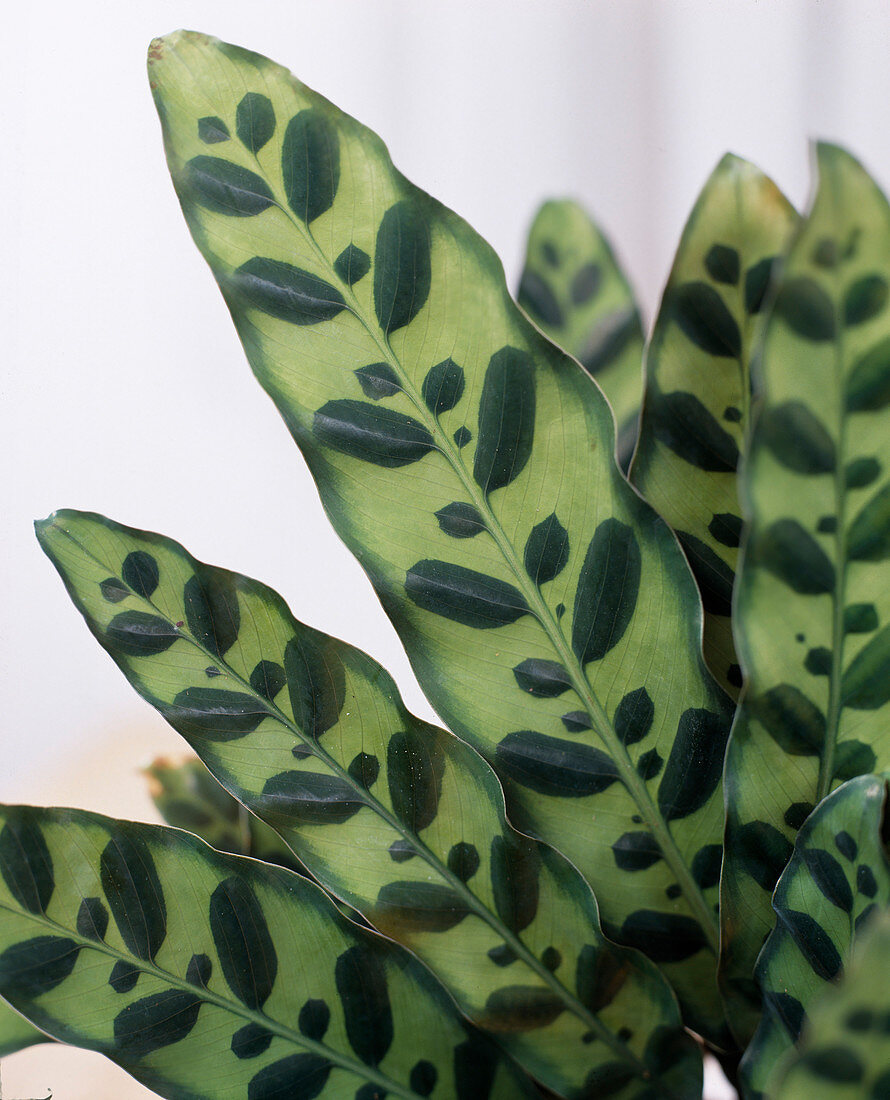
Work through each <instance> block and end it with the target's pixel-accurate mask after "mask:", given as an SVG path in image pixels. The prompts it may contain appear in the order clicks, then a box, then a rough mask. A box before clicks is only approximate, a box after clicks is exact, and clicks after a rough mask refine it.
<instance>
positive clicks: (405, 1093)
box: [0, 849, 423, 1100]
mask: <svg viewBox="0 0 890 1100" xmlns="http://www.w3.org/2000/svg"><path fill="white" fill-rule="evenodd" d="M211 850H212V849H211ZM0 909H2V910H5V911H6V912H7V913H13V914H15V915H16V916H19V917H24V918H25V919H26V920H30V921H32V922H33V923H34V924H37V925H38V926H40V927H43V928H48V929H51V930H54V931H55V932H58V933H61V934H62V935H63V937H64V938H65V939H69V940H73V941H74V942H75V943H77V945H78V947H79V948H88V949H91V950H94V951H98V952H100V954H103V955H107V956H108V957H109V958H112V959H116V960H117V961H118V962H125V963H129V964H130V965H131V966H135V967H136V968H137V969H139V970H141V971H143V972H144V973H146V974H151V975H153V976H154V977H156V978H159V979H160V980H161V981H163V982H165V983H166V984H167V985H169V986H172V987H174V988H176V989H181V990H183V991H184V992H187V993H192V994H194V995H195V996H196V997H197V998H198V999H199V1000H200V1001H203V1002H208V1003H210V1004H214V1005H216V1007H217V1008H222V1009H223V1010H224V1011H226V1012H229V1013H231V1014H232V1015H233V1016H241V1017H242V1018H243V1019H245V1020H248V1021H250V1022H251V1023H255V1024H257V1025H258V1026H259V1027H262V1028H263V1029H265V1030H266V1031H271V1032H272V1033H273V1034H275V1035H277V1036H278V1037H279V1038H281V1039H285V1040H287V1041H288V1042H290V1043H293V1044H294V1045H295V1046H300V1047H303V1048H305V1049H306V1050H308V1051H311V1052H312V1053H313V1054H317V1055H319V1056H320V1057H322V1058H325V1059H326V1060H327V1061H329V1062H332V1063H333V1064H334V1065H335V1066H336V1067H337V1068H338V1069H344V1070H349V1071H350V1072H352V1073H355V1074H357V1075H358V1076H359V1077H365V1078H367V1079H368V1080H369V1081H374V1083H375V1084H378V1085H380V1086H381V1087H382V1088H385V1089H387V1090H388V1091H390V1092H393V1093H395V1094H396V1095H398V1096H401V1097H402V1098H403V1100H423V1097H421V1096H418V1094H417V1093H415V1092H412V1091H411V1090H410V1089H407V1088H405V1086H404V1085H401V1084H399V1082H398V1081H393V1080H391V1079H390V1078H389V1077H387V1076H386V1075H385V1074H382V1073H380V1072H379V1071H378V1070H375V1069H373V1068H372V1067H371V1066H369V1065H367V1064H366V1063H365V1062H359V1061H356V1060H355V1059H353V1058H350V1057H349V1056H348V1055H345V1054H342V1053H341V1052H340V1051H336V1050H334V1049H333V1048H332V1047H328V1046H325V1045H324V1043H319V1042H316V1041H315V1040H314V1039H309V1038H307V1037H306V1036H305V1035H303V1034H302V1033H301V1032H299V1031H292V1030H291V1029H290V1028H289V1027H286V1026H285V1025H284V1024H280V1023H278V1022H277V1021H275V1020H273V1019H272V1017H271V1016H266V1015H265V1014H264V1013H262V1012H256V1011H254V1010H253V1009H250V1008H248V1007H247V1006H246V1005H245V1004H243V1002H241V1001H237V1000H229V999H228V998H226V997H224V996H222V994H219V993H213V992H211V990H210V989H208V988H207V987H206V986H198V985H193V984H192V983H191V982H189V981H187V980H186V979H185V978H179V977H177V976H176V975H175V974H170V973H169V972H168V971H166V970H163V969H162V968H161V967H159V966H158V965H157V964H156V963H154V962H149V961H148V960H146V959H143V958H140V957H139V956H137V955H130V954H128V953H126V952H123V951H119V950H117V949H116V948H114V947H111V946H110V945H109V944H107V943H106V942H105V941H104V940H94V939H90V937H89V936H83V935H81V934H80V933H79V932H78V931H77V930H76V929H69V928H66V927H65V925H63V924H59V923H58V921H54V920H51V919H50V918H49V917H48V916H47V915H46V914H45V913H43V914H39V915H38V914H37V913H31V912H30V911H26V910H23V909H17V908H14V907H13V906H11V905H8V904H6V903H4V902H2V901H0ZM59 984H62V983H59ZM134 1003H135V1002H134V1001H128V1002H127V1005H124V1006H123V1007H124V1008H126V1007H127V1006H128V1005H129V1004H134ZM189 1034H191V1033H189ZM188 1038H189V1036H184V1039H188ZM179 1041H180V1042H181V1041H183V1040H179ZM171 1045H172V1044H171ZM135 1061H139V1059H135ZM270 1064H272V1063H270Z"/></svg>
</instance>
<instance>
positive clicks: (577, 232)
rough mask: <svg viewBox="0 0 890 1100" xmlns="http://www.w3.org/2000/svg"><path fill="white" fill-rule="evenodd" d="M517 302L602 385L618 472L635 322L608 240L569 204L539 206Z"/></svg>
mask: <svg viewBox="0 0 890 1100" xmlns="http://www.w3.org/2000/svg"><path fill="white" fill-rule="evenodd" d="M517 300H518V302H519V304H520V305H521V306H522V308H523V309H524V310H525V312H526V313H527V314H528V316H529V317H531V319H532V320H533V321H534V322H535V324H536V325H538V327H539V328H540V329H541V331H542V332H544V333H545V334H546V335H547V336H549V337H550V339H551V340H552V341H553V342H554V343H555V344H558V345H559V347H561V348H563V349H564V350H565V351H567V352H568V353H569V354H570V355H573V356H574V357H575V358H576V359H577V360H578V362H579V363H580V364H581V366H582V367H584V369H585V370H586V371H587V373H588V374H589V375H590V376H591V377H592V378H595V379H596V381H597V383H598V384H599V385H600V387H601V388H602V390H603V392H604V393H605V395H606V397H607V398H608V399H609V404H610V405H611V406H612V410H613V412H614V413H615V423H616V427H617V435H616V453H617V458H618V464H619V465H620V466H621V468H622V469H623V470H626V469H627V467H628V465H629V463H630V457H631V455H632V454H633V449H634V445H635V444H636V440H637V427H638V423H639V417H640V402H641V400H642V396H643V326H642V321H641V319H640V312H639V309H638V307H637V303H636V300H635V298H634V294H633V291H632V290H631V288H630V286H629V284H628V282H627V278H626V277H625V275H624V272H623V271H622V270H621V268H620V267H619V266H618V263H617V262H616V260H615V256H614V254H613V252H612V249H611V247H610V245H609V242H608V241H607V240H606V239H605V237H604V236H603V235H602V233H601V232H600V230H599V228H598V227H597V226H596V225H595V224H594V222H593V221H592V220H591V219H590V217H589V216H588V215H587V213H586V212H585V211H584V210H583V209H582V208H581V207H580V206H579V205H578V204H577V203H575V202H571V201H569V200H551V201H550V202H546V203H544V205H543V206H542V207H541V209H540V210H539V211H538V213H537V215H536V216H535V220H534V222H533V223H532V227H531V230H530V231H529V237H528V246H527V251H526V257H525V267H524V268H523V272H522V277H521V278H520V281H519V292H518V295H517Z"/></svg>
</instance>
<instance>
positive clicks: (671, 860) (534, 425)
mask: <svg viewBox="0 0 890 1100" xmlns="http://www.w3.org/2000/svg"><path fill="white" fill-rule="evenodd" d="M149 68H150V80H151V84H152V87H153V89H154V94H155V98H156V101H157V104H158V108H159V112H160V115H161V119H162V123H163V128H164V137H165V142H166V148H167V157H168V162H169V165H170V169H171V172H172V176H173V179H174V182H175V185H176V187H177V191H178V193H179V197H180V200H181V202H182V205H183V209H184V211H185V215H186V218H187V220H188V223H189V226H190V228H191V230H192V233H193V235H194V237H195V240H196V242H197V243H198V245H199V246H200V248H201V249H202V251H203V252H204V254H205V256H206V258H207V259H208V261H209V262H210V265H211V267H212V269H213V271H214V274H215V276H216V278H217V280H218V281H219V283H220V286H221V288H222V291H223V293H224V295H225V297H226V301H227V302H228V304H229V307H230V309H231V311H232V314H233V317H234V319H235V323H236V325H237V328H238V331H239V334H240V335H241V338H242V341H243V342H244V345H245V348H246V350H247V353H248V356H249V358H250V361H251V364H252V366H253V369H254V371H255V373H256V374H257V376H258V377H259V379H260V381H261V382H262V383H263V385H264V386H265V387H266V389H267V390H268V391H269V392H270V394H271V395H272V396H273V397H274V399H275V401H276V403H277V404H278V407H279V409H280V410H281V412H282V415H283V416H284V418H285V420H286V421H287V424H288V426H289V428H290V430H291V432H292V433H293V435H294V437H295V439H296V440H297V442H298V443H299V445H300V447H301V448H302V449H303V452H304V454H305V456H306V458H307V460H308V462H309V464H310V467H311V469H312V472H313V474H314V476H315V478H316V481H317V482H318V485H319V488H320V491H321V495H322V499H323V501H324V504H325V507H326V509H327V511H328V514H329V516H330V517H331V519H332V521H333V523H334V525H335V527H336V528H337V530H338V532H339V533H340V535H341V536H342V537H343V539H344V540H345V541H346V543H347V544H348V545H349V546H350V547H351V548H352V550H353V551H354V552H355V553H356V554H357V555H358V556H359V558H360V560H361V563H362V565H363V567H364V568H365V570H366V571H367V573H368V575H369V576H370V578H371V580H372V581H373V583H374V585H375V587H376V589H377V591H378V593H379V595H380V598H381V600H382V602H383V604H384V606H385V608H386V610H387V611H388V613H389V614H390V616H391V617H392V619H393V621H394V623H395V624H396V627H397V629H398V630H399V631H400V633H401V635H402V637H403V639H404V640H405V643H406V646H407V648H408V651H409V655H410V657H411V660H412V663H413V666H414V668H415V670H416V672H417V675H418V678H419V679H420V682H421V684H422V686H423V687H424V689H425V691H426V692H427V694H428V696H429V697H430V699H431V701H432V703H433V704H434V705H435V706H436V707H437V709H438V710H439V712H440V713H441V714H442V716H443V717H444V719H445V720H446V721H447V723H448V724H449V726H451V728H452V729H453V730H454V731H455V732H456V733H458V734H459V735H460V736H462V737H464V738H466V739H467V740H469V741H470V742H471V743H473V744H474V745H476V746H477V747H478V748H479V749H480V750H481V751H482V752H483V753H484V754H485V755H486V756H487V757H488V759H489V760H491V761H493V762H494V763H495V765H496V767H497V769H498V770H499V773H500V775H501V776H502V777H503V778H504V779H505V780H506V781H508V782H509V794H510V799H511V808H512V812H513V813H515V815H516V818H517V820H518V821H519V823H520V825H521V827H523V828H524V829H526V830H528V831H531V832H533V833H535V834H536V835H537V836H539V837H540V838H542V839H544V840H547V841H549V842H552V843H553V844H554V845H556V846H558V847H559V848H560V850H562V851H563V852H564V853H565V854H566V855H567V856H568V857H569V858H570V859H571V860H572V861H573V862H574V863H575V864H576V866H578V867H579V868H580V869H581V871H582V872H583V873H584V874H585V875H586V876H587V877H588V878H589V880H590V881H591V883H592V885H593V886H594V888H595V890H596V891H597V895H598V897H599V898H600V904H601V910H602V913H603V916H604V918H605V920H606V922H607V926H608V928H609V929H610V931H611V933H612V935H613V936H614V937H616V938H618V939H619V940H620V941H622V942H624V943H627V944H630V945H637V946H640V947H642V948H643V949H644V950H646V951H647V952H648V953H649V954H650V956H651V957H652V958H654V959H655V960H656V961H658V962H661V963H663V964H664V966H665V969H666V971H667V972H668V973H669V975H670V978H671V980H672V982H673V983H674V986H675V988H676V989H678V990H679V993H680V997H681V1000H682V1002H683V1003H684V1006H685V1009H686V1012H687V1016H688V1019H689V1020H690V1022H692V1023H693V1024H694V1026H695V1028H696V1030H698V1031H699V1032H700V1033H704V1034H708V1035H710V1036H712V1037H713V1036H718V1037H722V1036H723V1029H722V1021H721V1011H720V1008H719V1004H718V1002H717V1000H716V983H715V980H714V969H715V968H714V953H715V951H716V949H717V940H718V936H717V928H716V921H715V916H714V903H715V895H716V880H717V875H718V869H719V861H720V834H721V830H722V816H723V812H722V799H721V795H720V791H719V785H720V774H721V768H722V760H723V753H724V747H725V741H726V738H727V730H728V722H729V712H728V707H727V703H726V701H725V699H724V698H723V696H722V693H721V692H720V691H719V689H718V688H717V687H716V686H715V685H714V684H713V683H712V681H711V680H710V678H709V677H708V675H707V673H706V671H705V669H704V668H703V665H702V661H701V658H700V654H699V636H700V629H701V624H700V609H699V606H698V597H697V593H696V592H695V589H694V585H693V584H692V580H691V577H690V576H689V573H688V570H687V567H686V564H685V562H684V561H683V558H682V555H681V554H680V552H679V549H678V547H677V545H676V543H675V541H674V539H673V536H672V535H671V534H670V532H669V531H668V529H667V528H666V527H665V526H664V525H663V524H661V523H660V522H659V521H657V520H656V518H655V516H654V514H653V513H652V511H651V510H650V509H649V508H648V506H646V505H644V504H643V503H642V502H641V501H640V500H639V498H638V496H637V495H636V494H635V493H634V492H633V491H632V490H631V489H630V488H629V487H628V485H627V483H626V481H625V480H624V479H623V478H622V476H621V474H620V473H619V471H618V469H617V466H616V465H615V463H614V460H613V457H612V454H613V440H614V429H613V420H612V415H611V412H610V410H609V408H608V406H607V404H606V402H605V401H604V400H603V398H602V395H601V394H600V393H599V391H598V390H597V389H596V387H594V386H591V385H590V384H589V381H588V379H587V378H586V376H585V375H584V374H583V372H582V371H581V370H580V368H579V367H578V365H577V364H576V363H575V362H574V361H573V360H571V359H569V358H568V357H567V356H565V355H564V354H563V353H561V352H560V351H558V350H557V349H556V348H555V347H554V346H553V345H552V344H550V342H549V341H546V340H544V339H543V337H542V336H541V335H540V334H539V333H538V331H537V330H536V329H535V328H534V327H533V326H532V325H530V324H529V322H528V321H527V320H526V319H525V317H524V316H523V315H522V314H521V312H520V311H519V310H518V309H517V308H516V307H515V305H514V304H513V302H512V300H511V299H510V296H509V293H508V291H507V288H506V285H505V283H504V278H503V271H502V268H501V266H500V264H499V262H498V261H497V259H496V257H495V256H494V254H493V253H492V252H491V250H490V248H489V247H488V246H487V245H486V244H485V243H484V242H483V241H482V240H481V239H480V238H479V237H478V236H477V235H476V234H475V233H474V232H473V231H472V230H471V229H470V228H469V227H468V226H467V225H466V224H465V223H464V222H463V221H461V220H460V219H459V218H458V217H456V216H455V215H454V214H451V213H450V212H449V211H447V210H445V209H443V208H442V207H441V206H439V205H438V204H437V203H435V202H434V201H433V200H431V199H430V198H429V197H428V196H427V195H425V194H424V193H423V192H420V191H419V190H417V189H416V188H414V187H412V186H411V185H410V184H409V183H408V182H407V181H406V180H405V179H404V178H403V177H402V176H401V175H399V174H398V173H397V172H396V171H395V169H394V168H393V166H392V163H391V161H390V159H389V157H388V155H387V153H386V150H385V148H384V147H383V145H382V143H381V142H380V141H379V139H378V138H376V137H375V136H374V135H373V134H371V133H370V132H369V131H368V130H366V129H365V128H364V127H362V126H360V125H359V124H358V123H357V122H355V121H354V120H353V119H350V118H349V117H347V116H346V115H344V114H342V113H341V112H339V111H338V110H337V109H336V108H334V107H333V106H332V105H331V104H330V103H328V102H327V101H326V100H324V99H322V98H321V97H320V96H318V95H316V94H315V93H314V92H312V91H310V90H309V89H308V88H306V87H305V86H304V85H302V84H301V83H299V81H297V80H296V79H295V78H294V77H292V76H291V75H290V74H289V73H287V72H286V71H285V70H284V69H282V68H280V67H279V66H277V65H275V64H273V63H272V62H270V61H267V60H265V59H262V58H259V57H258V56H257V55H256V54H252V53H248V52H246V51H242V50H238V49H236V48H235V47H231V46H226V45H223V44H221V43H219V42H217V41H215V40H213V39H209V38H207V37H205V36H202V35H197V34H191V33H179V34H177V35H173V36H171V37H168V38H164V39H159V40H157V41H156V42H155V43H154V44H153V46H152V51H151V55H150V64H149ZM255 95H263V96H265V97H267V99H268V103H269V111H270V112H271V115H274V118H275V120H276V122H275V129H274V132H273V133H272V136H271V137H270V139H269V140H268V142H267V143H266V144H265V145H263V147H262V148H261V149H260V150H259V151H258V152H255V151H254V150H253V148H252V146H251V145H250V143H249V142H248V143H245V142H244V141H241V140H239V139H236V138H233V139H232V140H231V142H230V144H226V145H225V146H224V147H223V146H222V145H215V146H214V147H213V150H212V155H211V153H210V152H208V149H207V146H206V145H205V144H204V143H203V141H202V137H201V132H200V127H199V120H200V118H202V117H204V116H206V115H213V116H214V117H218V118H221V119H222V120H223V121H224V122H225V124H226V126H227V127H228V128H229V130H230V131H231V132H234V129H233V127H234V125H235V121H234V120H235V118H236V115H237V110H238V104H239V103H240V102H241V101H242V100H243V98H244V97H245V96H255ZM603 822H608V823H609V824H608V827H607V828H603V824H602V823H603Z"/></svg>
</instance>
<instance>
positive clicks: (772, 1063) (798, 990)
mask: <svg viewBox="0 0 890 1100" xmlns="http://www.w3.org/2000/svg"><path fill="white" fill-rule="evenodd" d="M886 800H887V783H886V780H885V778H884V777H882V776H877V775H862V776H859V777H858V778H857V779H851V780H850V781H849V782H847V783H845V784H844V785H843V786H842V787H840V788H839V789H838V790H837V791H835V792H834V793H833V794H832V795H830V796H829V797H828V798H827V799H826V800H825V801H824V802H823V803H822V804H821V805H820V806H818V807H817V809H816V810H815V811H814V812H813V814H812V815H811V816H810V817H809V818H808V819H807V821H806V823H805V824H804V826H803V828H802V829H801V830H800V833H799V835H798V838H797V843H796V845H795V848H794V854H793V855H792V857H791V859H790V861H789V863H788V866H787V867H786V868H785V870H784V872H783V873H782V876H781V878H780V879H779V882H778V885H777V886H776V892H775V895H774V898H773V906H774V908H775V912H776V916H777V918H778V919H777V924H776V927H775V929H774V930H773V931H772V933H771V934H770V936H769V939H768V940H767V942H766V946H765V947H764V949H763V951H762V952H761V955H760V958H759V959H758V962H757V978H758V981H759V983H760V986H761V988H762V990H763V1005H764V1008H763V1016H762V1018H761V1020H760V1025H759V1027H758V1029H757V1032H756V1034H755V1036H754V1039H753V1041H752V1043H751V1045H750V1046H749V1047H748V1050H747V1051H746V1053H745V1057H744V1058H743V1059H742V1067H741V1068H742V1072H741V1076H742V1082H743V1086H744V1090H745V1095H746V1096H747V1097H749V1098H751V1100H756V1098H758V1097H761V1096H763V1095H764V1090H765V1087H766V1084H767V1082H768V1080H769V1077H770V1074H771V1072H772V1071H773V1069H774V1068H775V1067H776V1066H777V1064H778V1063H779V1060H780V1059H781V1058H782V1057H783V1056H784V1055H785V1054H786V1052H787V1051H789V1050H790V1049H791V1047H792V1046H793V1044H794V1043H796V1042H797V1041H798V1040H799V1039H800V1037H801V1035H802V1034H805V1033H806V1024H807V1016H808V1013H809V1012H810V1008H811V1006H813V1005H814V1004H818V1001H819V998H820V996H821V995H822V994H823V992H824V991H825V990H826V989H828V988H829V983H831V982H833V981H835V980H836V979H837V978H838V977H839V976H840V975H841V974H843V972H844V968H845V967H846V965H847V962H848V961H849V959H850V957H851V954H852V952H853V949H854V947H855V944H856V940H857V938H858V936H859V933H860V931H861V930H862V929H863V927H865V925H866V924H867V923H868V922H869V921H870V919H871V917H872V915H873V914H874V913H875V912H876V911H877V910H885V911H886V909H887V907H888V906H890V861H888V853H887V848H886V843H885V841H884V838H883V836H882V829H883V824H884V815H885V812H886ZM883 977H884V989H885V991H886V973H885V974H884V975H883ZM885 1003H887V1002H885ZM771 1095H772V1094H771ZM859 1095H862V1094H861V1093H860V1094H859Z"/></svg>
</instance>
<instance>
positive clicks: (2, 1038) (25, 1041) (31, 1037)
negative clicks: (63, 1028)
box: [0, 1001, 51, 1058]
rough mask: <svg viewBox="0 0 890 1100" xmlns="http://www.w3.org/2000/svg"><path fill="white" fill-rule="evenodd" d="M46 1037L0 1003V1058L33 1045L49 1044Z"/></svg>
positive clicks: (4, 1004)
mask: <svg viewBox="0 0 890 1100" xmlns="http://www.w3.org/2000/svg"><path fill="white" fill-rule="evenodd" d="M50 1041H51V1040H50V1038H49V1036H48V1035H44V1034H43V1032H42V1031H38V1030H37V1028H36V1027H34V1025H33V1024H30V1023H28V1021H27V1020H26V1019H25V1018H24V1017H23V1016H20V1015H19V1014H18V1013H17V1012H15V1011H14V1010H13V1009H11V1008H10V1007H9V1005H7V1004H6V1003H5V1002H3V1001H0V1058H6V1057H7V1055H9V1054H15V1052H16V1051H18V1050H24V1049H25V1048H26V1047H32V1046H34V1045H35V1043H49V1042H50Z"/></svg>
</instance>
